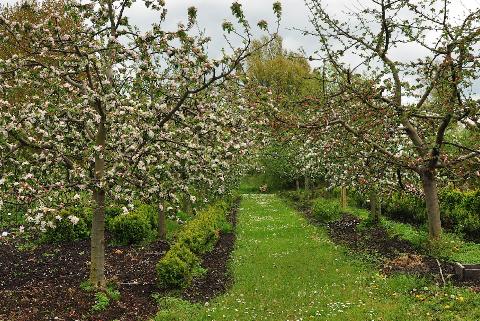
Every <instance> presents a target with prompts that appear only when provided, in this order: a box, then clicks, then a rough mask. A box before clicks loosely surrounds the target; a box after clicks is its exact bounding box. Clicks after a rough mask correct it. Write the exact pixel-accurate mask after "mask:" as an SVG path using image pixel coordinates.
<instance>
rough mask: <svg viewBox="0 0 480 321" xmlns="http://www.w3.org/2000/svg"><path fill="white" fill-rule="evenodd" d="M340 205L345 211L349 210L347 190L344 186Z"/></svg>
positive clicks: (341, 190) (341, 191)
mask: <svg viewBox="0 0 480 321" xmlns="http://www.w3.org/2000/svg"><path fill="white" fill-rule="evenodd" d="M340 205H341V206H342V209H343V210H345V209H347V188H346V187H345V186H344V185H342V187H341V189H340Z"/></svg>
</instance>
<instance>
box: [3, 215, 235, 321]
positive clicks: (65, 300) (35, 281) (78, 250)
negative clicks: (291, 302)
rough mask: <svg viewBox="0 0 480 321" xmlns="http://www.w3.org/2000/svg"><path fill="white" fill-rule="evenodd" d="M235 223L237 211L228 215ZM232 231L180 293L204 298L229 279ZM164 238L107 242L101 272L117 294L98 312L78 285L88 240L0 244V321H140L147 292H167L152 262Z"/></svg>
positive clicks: (151, 304)
mask: <svg viewBox="0 0 480 321" xmlns="http://www.w3.org/2000/svg"><path fill="white" fill-rule="evenodd" d="M230 220H231V222H233V223H235V222H236V211H235V210H234V211H232V213H231V215H230ZM234 242H235V235H234V234H233V233H226V234H222V235H221V237H220V240H219V242H218V243H217V245H216V246H215V248H214V250H213V251H212V252H210V253H208V254H207V255H205V257H204V258H203V265H204V267H205V268H207V269H208V270H207V273H206V275H205V276H204V277H202V278H201V279H198V280H195V281H194V283H193V284H192V286H191V287H190V288H188V289H186V290H185V291H184V293H183V297H184V298H185V299H187V300H190V301H193V302H205V301H207V300H209V299H210V298H213V297H214V296H216V295H218V294H220V293H223V292H224V291H225V290H226V289H227V288H228V287H229V285H230V284H231V276H230V274H229V273H228V266H227V264H228V259H229V257H230V253H231V251H232V250H233V246H234ZM168 248H169V245H168V244H167V243H166V242H161V241H159V242H155V243H152V244H149V245H148V246H145V247H138V246H107V248H106V277H107V279H108V280H110V281H113V282H114V283H116V284H117V287H118V290H119V291H120V294H121V298H120V300H119V301H111V303H110V305H109V307H108V308H107V309H106V310H105V311H102V312H95V313H92V311H91V308H92V305H93V304H94V303H95V297H94V293H90V292H86V291H83V290H82V289H80V283H81V282H82V281H84V280H86V279H87V278H88V272H89V260H90V241H89V240H81V241H76V242H72V243H68V244H61V245H41V246H39V247H37V248H35V249H34V250H32V251H19V250H18V249H17V248H16V246H15V243H14V242H13V241H12V240H10V242H4V243H1V244H0V320H9V321H40V320H95V321H100V320H105V321H106V320H122V321H123V320H125V321H127V320H128V321H133V320H145V319H147V318H148V317H149V316H153V315H155V313H156V312H157V310H158V307H157V303H156V301H155V300H154V299H153V297H152V294H154V293H159V294H160V295H162V294H167V293H166V292H162V291H160V290H159V289H158V288H157V287H156V285H155V278H156V274H155V265H156V264H157V262H158V260H159V259H160V258H161V257H162V256H163V255H164V254H165V253H166V251H167V250H168Z"/></svg>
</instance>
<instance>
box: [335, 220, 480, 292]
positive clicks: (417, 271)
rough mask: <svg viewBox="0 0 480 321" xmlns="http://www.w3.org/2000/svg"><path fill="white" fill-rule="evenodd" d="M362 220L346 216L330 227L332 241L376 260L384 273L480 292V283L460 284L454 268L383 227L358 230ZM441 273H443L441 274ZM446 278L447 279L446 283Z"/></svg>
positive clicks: (451, 264)
mask: <svg viewBox="0 0 480 321" xmlns="http://www.w3.org/2000/svg"><path fill="white" fill-rule="evenodd" d="M359 224H360V220H359V219H358V218H357V217H355V216H353V215H350V214H344V215H343V216H342V217H341V218H340V219H339V220H337V221H335V222H332V223H329V224H327V228H328V232H329V235H330V237H331V239H332V240H333V241H334V242H335V243H337V244H342V245H345V246H347V247H348V248H349V249H351V250H354V251H355V252H358V251H361V252H363V253H367V254H369V255H371V256H372V257H374V258H375V259H376V261H377V262H378V263H379V265H380V269H381V271H382V273H384V274H386V275H389V274H392V273H406V274H414V275H418V276H422V277H427V278H430V279H432V280H434V281H435V282H437V283H438V284H443V279H445V281H449V280H451V281H453V283H454V284H457V285H460V286H468V287H471V288H472V289H473V290H477V291H478V290H480V282H459V281H458V280H457V279H456V277H455V269H454V264H453V263H451V262H446V261H442V260H437V259H436V258H434V257H431V256H427V255H423V254H422V253H420V252H419V251H418V250H417V249H416V248H415V247H414V246H413V244H412V243H410V242H409V241H406V240H403V239H401V238H399V237H398V236H391V235H389V234H388V232H387V231H386V229H385V228H384V227H382V226H371V227H364V228H362V229H360V228H358V225H359ZM440 271H441V272H440ZM442 274H443V279H442Z"/></svg>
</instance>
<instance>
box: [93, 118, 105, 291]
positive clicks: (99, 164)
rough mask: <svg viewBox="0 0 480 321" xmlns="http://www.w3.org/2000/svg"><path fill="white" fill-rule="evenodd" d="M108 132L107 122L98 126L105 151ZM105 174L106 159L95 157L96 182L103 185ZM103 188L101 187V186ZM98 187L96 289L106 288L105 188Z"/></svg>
mask: <svg viewBox="0 0 480 321" xmlns="http://www.w3.org/2000/svg"><path fill="white" fill-rule="evenodd" d="M105 141H106V130H105V120H104V119H102V121H101V122H100V124H99V126H98V132H97V137H96V144H97V146H100V147H101V153H102V155H103V153H104V150H105ZM104 172H105V160H104V157H103V156H102V157H100V156H99V155H97V156H95V180H96V183H97V184H101V180H102V178H103V174H104ZM100 186H101V185H100ZM100 186H97V187H96V188H95V189H94V191H93V198H94V201H95V203H96V204H95V211H94V215H93V219H92V233H91V234H92V235H91V252H90V282H91V283H92V284H93V286H95V287H100V288H104V287H105V284H106V281H105V188H103V187H100Z"/></svg>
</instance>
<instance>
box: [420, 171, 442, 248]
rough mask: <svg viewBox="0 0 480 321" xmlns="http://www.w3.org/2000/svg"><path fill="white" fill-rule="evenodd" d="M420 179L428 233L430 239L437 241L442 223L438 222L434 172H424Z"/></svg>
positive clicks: (438, 214)
mask: <svg viewBox="0 0 480 321" xmlns="http://www.w3.org/2000/svg"><path fill="white" fill-rule="evenodd" d="M421 179H422V185H423V192H424V194H425V204H426V207H427V216H428V233H429V236H430V239H438V238H440V236H441V234H442V223H441V221H440V206H439V201H438V190H437V180H436V177H435V172H434V171H433V170H425V171H423V172H422V173H421Z"/></svg>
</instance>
